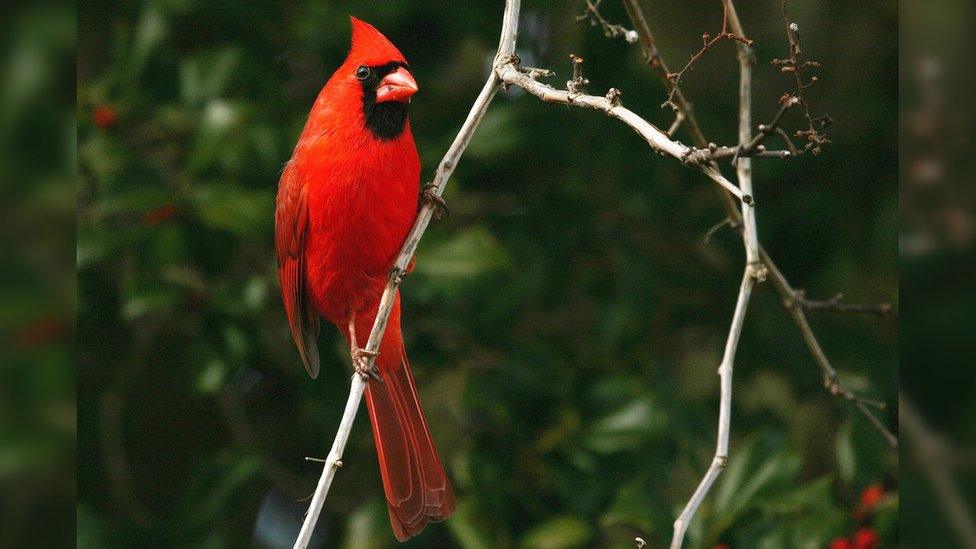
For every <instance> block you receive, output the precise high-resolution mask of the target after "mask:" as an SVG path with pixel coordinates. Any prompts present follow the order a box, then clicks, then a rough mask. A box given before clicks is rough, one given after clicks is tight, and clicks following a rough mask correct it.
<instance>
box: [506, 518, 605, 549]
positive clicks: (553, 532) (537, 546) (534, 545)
mask: <svg viewBox="0 0 976 549" xmlns="http://www.w3.org/2000/svg"><path fill="white" fill-rule="evenodd" d="M592 536H593V532H592V531H591V530H590V527H589V526H588V525H587V524H586V522H585V521H584V520H583V519H581V518H579V517H574V516H563V517H558V518H554V519H550V520H547V521H546V522H543V523H542V524H540V525H538V526H536V527H535V528H533V529H532V530H529V532H528V533H527V534H526V535H525V537H524V538H522V543H521V544H519V546H520V547H522V548H524V549H564V548H570V547H583V546H585V545H586V543H587V542H588V541H589V540H590V538H591V537H592Z"/></svg>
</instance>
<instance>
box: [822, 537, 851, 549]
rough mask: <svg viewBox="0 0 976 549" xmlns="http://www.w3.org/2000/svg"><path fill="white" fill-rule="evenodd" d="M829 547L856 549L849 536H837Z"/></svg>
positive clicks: (832, 548) (830, 548) (834, 548)
mask: <svg viewBox="0 0 976 549" xmlns="http://www.w3.org/2000/svg"><path fill="white" fill-rule="evenodd" d="M827 547H828V549H854V544H853V543H851V540H849V539H847V538H837V539H835V540H834V541H832V542H830V545H828V546H827Z"/></svg>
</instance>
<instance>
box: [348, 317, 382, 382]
mask: <svg viewBox="0 0 976 549" xmlns="http://www.w3.org/2000/svg"><path fill="white" fill-rule="evenodd" d="M349 354H350V355H352V367H353V369H355V370H356V373H357V374H359V375H361V376H362V377H363V379H365V380H367V381H369V378H373V379H375V380H376V381H379V382H380V383H383V378H381V377H380V373H379V369H378V368H377V367H376V363H375V362H374V363H373V364H370V363H369V359H370V358H375V357H376V356H377V355H379V353H378V352H375V351H367V350H366V349H363V348H362V347H360V346H359V340H357V339H356V313H352V314H351V315H349Z"/></svg>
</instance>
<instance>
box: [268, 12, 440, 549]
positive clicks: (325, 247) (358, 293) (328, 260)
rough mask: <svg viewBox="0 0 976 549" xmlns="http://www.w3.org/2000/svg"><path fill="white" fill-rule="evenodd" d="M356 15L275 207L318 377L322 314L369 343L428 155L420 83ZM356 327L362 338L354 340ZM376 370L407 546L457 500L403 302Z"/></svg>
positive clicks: (292, 320)
mask: <svg viewBox="0 0 976 549" xmlns="http://www.w3.org/2000/svg"><path fill="white" fill-rule="evenodd" d="M351 19H352V49H351V51H350V52H349V55H348V57H347V58H346V60H345V62H344V63H343V64H342V66H341V67H339V69H338V70H337V71H336V72H335V73H334V74H333V75H332V77H331V78H330V79H329V81H328V83H326V85H325V87H324V88H323V89H322V91H321V93H319V96H318V98H317V99H316V101H315V104H314V105H313V107H312V110H311V112H310V113H309V117H308V122H307V123H306V125H305V129H304V131H303V132H302V134H301V137H300V138H299V140H298V144H297V146H296V147H295V152H294V154H293V155H292V158H291V160H290V161H289V162H288V164H287V165H286V166H285V169H284V171H283V173H282V175H281V181H280V182H279V184H278V198H277V204H276V209H275V244H276V254H277V258H278V276H279V280H280V282H281V295H282V298H283V300H284V304H285V311H286V314H287V316H288V323H289V327H290V329H291V333H292V338H293V339H294V341H295V344H296V345H297V347H298V351H299V354H300V356H301V358H302V361H303V362H304V364H305V367H306V369H307V370H308V372H309V374H310V375H311V376H312V377H313V378H314V377H316V376H317V375H318V371H319V355H318V348H317V345H316V342H315V339H316V336H317V334H318V330H319V317H320V316H321V317H324V318H325V319H326V320H328V321H330V322H332V323H333V324H335V325H336V326H337V327H338V328H339V330H340V332H342V333H343V334H344V337H345V338H346V340H347V341H349V342H350V344H351V345H352V346H354V347H362V346H365V344H366V339H367V338H368V337H369V333H370V330H371V328H372V325H373V320H374V319H375V316H376V310H377V307H378V305H379V298H380V296H381V295H382V293H383V288H384V286H385V284H386V280H387V277H388V276H389V272H390V269H391V268H392V267H393V263H394V261H395V260H396V256H397V254H398V252H399V250H400V247H401V246H402V244H403V241H404V239H405V238H406V235H407V233H408V232H409V230H410V227H411V226H412V225H413V221H414V219H415V217H416V214H417V207H418V200H419V197H420V159H419V157H418V155H417V147H416V145H415V144H414V140H413V135H412V134H411V133H410V123H409V120H408V118H407V114H406V112H407V103H408V102H409V98H410V96H411V95H412V94H413V92H415V91H416V83H415V82H414V81H413V78H412V76H410V73H409V71H408V69H407V64H406V60H405V59H404V57H403V54H401V53H400V51H399V50H398V49H397V48H396V47H395V46H394V45H393V44H391V43H390V41H389V40H387V39H386V38H385V37H384V36H383V35H382V34H380V33H379V31H377V30H376V29H375V28H373V27H372V26H371V25H369V24H368V23H365V22H363V21H360V20H358V19H356V18H351ZM353 327H354V328H355V334H356V339H357V341H350V339H351V337H352V336H351V330H350V329H351V328H353ZM347 328H348V329H347ZM376 366H377V367H378V370H379V376H380V377H381V378H382V379H383V381H384V382H383V383H377V382H370V383H369V386H368V387H367V390H366V404H367V407H368V409H369V415H370V420H371V422H372V425H373V437H374V440H375V442H376V450H377V454H378V456H379V463H380V472H381V474H382V478H383V487H384V490H385V492H386V499H387V503H388V506H389V512H390V522H391V524H392V526H393V532H394V534H395V535H396V537H397V539H399V540H400V541H404V540H406V539H407V538H409V537H411V536H413V535H415V534H417V533H418V532H420V531H421V530H423V528H424V526H426V525H427V523H428V522H429V521H440V520H444V519H446V518H447V517H449V516H450V515H451V514H452V513H453V512H454V493H453V490H452V488H451V484H450V481H449V480H448V479H447V475H446V473H445V472H444V467H443V465H442V464H441V460H440V458H439V457H438V455H437V450H436V448H435V446H434V442H433V439H432V438H431V436H430V432H429V430H428V428H427V423H426V421H425V419H424V415H423V410H422V408H421V406H420V401H419V399H418V396H417V389H416V386H415V385H414V381H413V376H412V374H411V373H410V365H409V363H408V362H407V356H406V352H405V350H404V347H403V338H402V336H401V332H400V299H399V295H398V296H397V297H396V301H395V304H394V307H393V310H392V312H391V314H390V319H389V323H388V325H387V328H386V333H385V335H384V337H383V341H382V343H381V345H380V354H379V356H377V358H376Z"/></svg>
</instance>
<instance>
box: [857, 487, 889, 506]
mask: <svg viewBox="0 0 976 549" xmlns="http://www.w3.org/2000/svg"><path fill="white" fill-rule="evenodd" d="M884 495H885V489H884V486H881V484H878V483H874V484H872V485H870V486H868V487H867V488H865V489H864V490H863V491H862V492H861V509H863V510H865V511H869V510H871V509H872V508H874V506H875V505H877V504H878V502H879V501H881V498H883V497H884Z"/></svg>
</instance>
